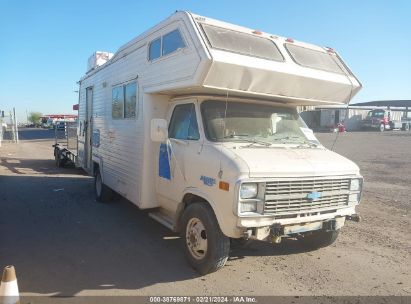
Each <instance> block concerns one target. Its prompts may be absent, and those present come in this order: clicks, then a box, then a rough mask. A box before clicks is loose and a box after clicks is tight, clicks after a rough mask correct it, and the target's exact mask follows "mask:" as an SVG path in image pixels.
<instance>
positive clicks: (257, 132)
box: [201, 100, 318, 145]
mask: <svg viewBox="0 0 411 304" xmlns="http://www.w3.org/2000/svg"><path fill="white" fill-rule="evenodd" d="M201 113H202V116H203V122H204V129H205V133H206V137H207V139H208V140H210V141H217V142H220V141H240V142H252V143H263V144H267V145H271V144H288V143H289V144H302V143H315V144H318V141H317V139H316V138H315V136H314V135H313V133H312V131H311V130H310V129H308V128H307V126H306V124H305V123H304V121H303V120H302V119H301V117H300V116H299V115H298V113H297V112H296V111H294V110H291V109H287V108H281V107H276V106H270V105H262V104H250V103H244V102H225V101H217V100H209V101H204V102H203V103H202V104H201Z"/></svg>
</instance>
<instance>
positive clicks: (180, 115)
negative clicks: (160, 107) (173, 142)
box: [168, 103, 200, 140]
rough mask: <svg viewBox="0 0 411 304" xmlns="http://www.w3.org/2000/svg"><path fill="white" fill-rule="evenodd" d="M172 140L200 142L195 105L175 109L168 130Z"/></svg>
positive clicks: (184, 105)
mask: <svg viewBox="0 0 411 304" xmlns="http://www.w3.org/2000/svg"><path fill="white" fill-rule="evenodd" d="M168 136H169V137H170V138H175V139H182V140H199V139H200V133H199V132H198V123H197V117H196V112H195V106H194V104H193V103H188V104H182V105H178V106H176V107H175V108H174V111H173V115H172V116H171V121H170V126H169V128H168Z"/></svg>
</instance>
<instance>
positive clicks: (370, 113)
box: [367, 110, 385, 118]
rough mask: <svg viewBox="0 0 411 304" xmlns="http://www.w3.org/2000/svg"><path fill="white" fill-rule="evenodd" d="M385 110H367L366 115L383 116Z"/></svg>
mask: <svg viewBox="0 0 411 304" xmlns="http://www.w3.org/2000/svg"><path fill="white" fill-rule="evenodd" d="M384 114H385V111H384V110H376V111H375V110H374V111H370V112H368V115H367V116H368V117H376V118H384Z"/></svg>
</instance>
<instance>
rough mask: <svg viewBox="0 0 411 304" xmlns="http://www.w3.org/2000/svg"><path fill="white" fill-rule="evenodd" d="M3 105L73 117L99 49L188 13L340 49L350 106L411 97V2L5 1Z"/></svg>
mask: <svg viewBox="0 0 411 304" xmlns="http://www.w3.org/2000/svg"><path fill="white" fill-rule="evenodd" d="M0 2H1V3H0V4H1V5H0V110H4V111H6V113H7V112H8V111H10V110H11V109H12V108H13V107H15V108H16V112H17V114H18V120H19V121H25V120H26V113H27V112H28V113H29V112H31V111H38V112H41V113H43V114H58V113H62V114H73V113H75V112H74V111H73V110H72V106H73V104H76V103H77V98H78V96H77V93H76V92H75V91H76V90H78V86H77V84H76V83H77V81H78V80H79V79H80V78H81V77H82V76H83V75H84V73H85V72H86V66H87V59H88V57H89V56H90V55H91V54H92V53H93V52H94V51H97V50H99V51H110V52H115V51H116V50H117V49H118V48H119V47H120V46H122V45H123V44H125V43H126V42H128V41H130V40H131V39H133V38H134V37H136V36H138V35H139V34H140V33H142V32H143V31H145V30H147V29H149V28H150V27H152V26H154V25H155V24H157V23H158V22H160V21H162V20H163V19H165V18H167V17H168V16H169V15H171V14H172V13H174V12H175V11H176V10H188V11H191V12H193V13H196V14H199V15H204V16H206V17H211V18H215V19H220V20H223V21H226V22H230V23H234V24H238V25H242V26H245V27H249V28H252V29H259V30H262V31H264V32H268V33H271V34H275V35H280V36H284V37H291V38H294V39H296V40H300V41H304V42H309V43H314V44H318V45H321V46H330V47H332V48H334V49H335V50H337V51H338V52H339V54H340V55H341V57H342V58H343V59H344V60H345V62H346V63H347V64H348V66H349V67H350V68H351V70H352V71H353V72H354V74H355V75H356V76H357V77H358V78H359V80H360V81H361V82H362V84H363V89H362V90H361V91H360V93H359V94H357V96H355V97H354V99H353V100H352V103H357V102H366V101H372V100H387V99H411V17H410V16H411V1H409V0H402V1H401V0H391V1H388V0H386V1H378V0H375V1H371V0H370V1H366V0H362V1H358V0H357V1H354V0H344V1H330V0H327V1H321V0H310V1H303V0H289V1H277V0H267V1H260V0H253V1H242V0H236V1H231V0H229V1H228V0H227V1H225V0H217V1H215V0H206V1H194V0H193V1H177V0H175V1H171V0H168V1H166V0H152V1H123V0H116V1H104V0H100V1H87V0H82V1H77V0H67V1H63V0H54V1H42V0H37V1H34V0H33V1H29V0H27V1H22V0H0Z"/></svg>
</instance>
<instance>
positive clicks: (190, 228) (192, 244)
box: [186, 218, 207, 260]
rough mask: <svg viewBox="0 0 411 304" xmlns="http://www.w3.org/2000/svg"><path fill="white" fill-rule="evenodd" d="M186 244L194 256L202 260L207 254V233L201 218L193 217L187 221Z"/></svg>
mask: <svg viewBox="0 0 411 304" xmlns="http://www.w3.org/2000/svg"><path fill="white" fill-rule="evenodd" d="M186 245H187V248H188V250H189V252H190V254H191V256H192V257H194V258H195V259H197V260H200V259H202V258H204V257H205V255H206V254H207V234H206V230H205V227H204V225H203V223H202V222H201V220H200V219H198V218H192V219H190V220H189V222H188V223H187V228H186Z"/></svg>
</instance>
